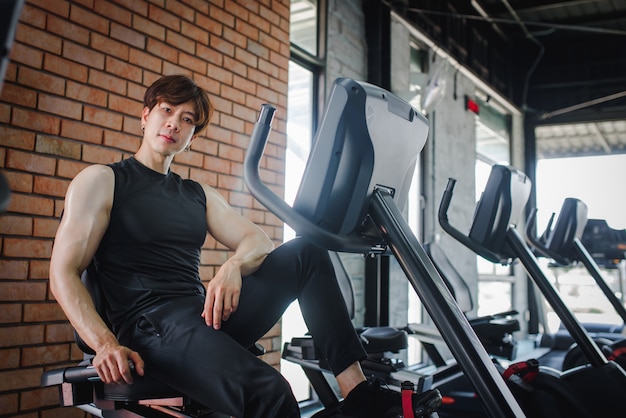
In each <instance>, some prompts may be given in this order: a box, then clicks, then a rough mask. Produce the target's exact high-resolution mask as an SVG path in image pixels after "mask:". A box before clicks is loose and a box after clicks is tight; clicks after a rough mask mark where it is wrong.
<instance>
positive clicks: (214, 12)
mask: <svg viewBox="0 0 626 418" xmlns="http://www.w3.org/2000/svg"><path fill="white" fill-rule="evenodd" d="M209 16H210V17H211V18H213V19H215V20H217V21H218V22H222V24H224V25H226V26H230V27H231V28H232V27H234V26H235V17H234V16H233V15H231V14H230V13H227V12H226V11H224V10H221V9H220V8H218V7H210V8H209Z"/></svg>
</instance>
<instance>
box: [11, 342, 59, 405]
mask: <svg viewBox="0 0 626 418" xmlns="http://www.w3.org/2000/svg"><path fill="white" fill-rule="evenodd" d="M69 354H70V347H69V345H68V344H55V345H46V346H40V347H28V348H24V349H23V350H22V364H21V366H22V367H29V366H39V365H44V364H54V363H61V362H63V361H65V360H67V359H68V358H69ZM57 400H58V399H57Z"/></svg>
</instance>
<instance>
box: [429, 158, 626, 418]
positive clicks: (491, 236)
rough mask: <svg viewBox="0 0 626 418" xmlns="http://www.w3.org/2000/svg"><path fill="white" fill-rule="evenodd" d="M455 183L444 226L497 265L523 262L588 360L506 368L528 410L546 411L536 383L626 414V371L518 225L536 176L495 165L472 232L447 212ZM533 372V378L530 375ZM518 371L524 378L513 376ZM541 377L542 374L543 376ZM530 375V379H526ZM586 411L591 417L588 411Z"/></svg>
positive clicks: (560, 397) (586, 406)
mask: <svg viewBox="0 0 626 418" xmlns="http://www.w3.org/2000/svg"><path fill="white" fill-rule="evenodd" d="M455 183H456V180H454V179H449V181H448V186H447V188H446V191H445V193H444V196H443V198H442V204H441V206H440V209H439V222H440V224H441V226H442V228H443V229H444V230H445V231H446V232H448V233H449V234H450V235H451V236H452V237H454V238H455V239H457V240H458V241H459V242H461V243H462V244H464V245H465V246H467V247H468V248H470V249H472V250H473V251H474V252H476V253H477V254H478V255H480V256H482V257H484V258H485V259H487V260H489V261H491V262H493V263H500V264H505V265H506V264H511V263H512V262H513V261H514V260H519V261H520V262H521V264H522V265H523V266H524V268H525V269H526V271H527V272H528V274H529V276H530V277H531V278H532V279H533V281H534V283H535V284H536V286H537V287H538V288H539V290H540V291H541V292H542V294H543V295H544V297H545V298H546V300H547V301H548V303H550V305H551V306H552V308H553V309H554V311H555V313H556V314H557V315H558V316H559V318H560V319H561V321H562V322H563V324H564V326H565V327H566V329H567V330H568V332H569V333H570V335H571V336H572V337H573V339H574V341H575V342H576V343H577V344H578V346H579V347H580V349H581V351H582V353H583V354H584V356H585V357H586V358H587V360H588V364H587V365H584V366H580V367H577V368H574V369H570V370H567V371H564V372H558V371H556V370H546V369H541V368H540V367H539V363H538V362H536V361H525V362H523V363H522V364H518V365H515V364H514V365H511V366H509V367H510V369H507V370H509V371H507V370H505V371H504V374H505V377H506V378H507V381H508V382H509V383H510V384H512V385H514V387H515V392H516V395H517V398H518V399H520V400H522V401H523V402H522V403H523V404H525V405H524V406H526V408H527V409H526V410H532V411H534V413H535V414H536V413H538V412H541V411H544V410H543V409H542V408H541V406H540V404H541V402H540V401H539V402H537V399H535V398H534V396H533V399H530V400H529V399H527V398H528V396H526V395H529V394H533V395H534V394H536V393H537V391H534V392H533V391H532V390H531V389H532V388H533V385H536V386H534V387H535V388H540V389H541V391H540V392H542V393H545V394H547V395H549V396H550V399H552V400H553V401H554V403H555V405H557V404H558V405H557V406H561V407H564V408H567V404H568V402H569V403H571V402H572V400H573V399H577V400H579V401H582V402H583V405H581V408H577V410H579V411H583V410H586V411H593V414H595V415H594V416H618V414H619V416H621V414H622V411H621V409H622V408H623V406H622V403H623V401H622V400H623V399H624V396H626V372H624V369H622V368H621V367H620V366H619V365H618V364H616V363H615V362H613V361H609V360H608V359H607V357H606V356H605V355H604V353H603V352H602V351H601V349H600V348H599V347H598V345H597V344H596V343H595V342H594V341H593V339H592V338H591V337H590V336H589V334H588V333H587V331H586V330H585V329H584V328H583V327H582V325H581V324H580V323H579V322H578V320H577V319H576V317H575V316H574V315H573V314H572V312H571V311H570V309H569V308H568V306H567V305H566V304H565V303H564V302H563V300H562V299H561V298H560V297H559V295H558V292H557V291H556V290H555V289H554V288H553V287H552V285H551V283H550V282H549V280H548V279H547V277H546V276H545V275H544V274H543V272H542V270H541V268H540V266H539V264H538V262H537V259H536V258H535V255H534V254H533V253H532V251H531V250H530V248H529V247H528V246H527V244H526V242H525V240H524V239H523V238H522V236H521V235H520V233H519V232H518V231H517V229H516V225H517V224H518V223H519V221H520V219H521V215H522V212H523V209H524V207H525V205H526V203H527V199H528V196H529V195H530V190H531V184H530V180H529V179H528V178H527V177H526V175H525V174H524V173H522V172H520V171H518V170H516V169H514V168H513V167H508V166H503V165H494V166H493V167H492V170H491V173H490V176H489V179H488V181H487V185H486V187H485V190H484V192H483V194H482V196H481V199H480V200H479V202H478V204H477V206H476V210H475V213H474V220H473V223H472V225H471V227H470V231H469V233H468V234H467V235H466V234H463V233H462V232H460V231H459V230H457V229H456V228H454V227H453V226H452V225H451V224H450V223H449V221H448V216H447V210H448V207H449V205H450V201H451V199H452V194H453V190H454V186H455ZM529 371H531V373H532V374H531V375H530V376H532V378H531V377H528V376H529V375H528V372H529ZM514 375H515V376H517V377H518V378H519V379H518V380H519V382H515V381H513V380H511V379H510V378H511V377H512V376H514ZM537 376H541V377H540V378H539V380H537ZM524 377H527V379H526V380H524ZM517 383H520V384H517ZM529 388H530V389H529ZM526 389H529V390H526ZM565 415H567V414H565ZM583 415H584V416H590V415H589V414H588V413H585V414H583Z"/></svg>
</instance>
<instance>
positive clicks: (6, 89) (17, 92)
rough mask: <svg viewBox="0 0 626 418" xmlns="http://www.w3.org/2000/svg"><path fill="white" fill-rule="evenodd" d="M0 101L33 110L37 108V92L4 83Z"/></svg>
mask: <svg viewBox="0 0 626 418" xmlns="http://www.w3.org/2000/svg"><path fill="white" fill-rule="evenodd" d="M0 100H2V101H4V102H7V103H11V104H16V105H21V106H25V107H30V108H35V107H36V106H37V92H35V91H33V90H31V89H27V88H24V87H21V86H18V85H15V84H11V83H4V85H3V86H2V95H1V96H0Z"/></svg>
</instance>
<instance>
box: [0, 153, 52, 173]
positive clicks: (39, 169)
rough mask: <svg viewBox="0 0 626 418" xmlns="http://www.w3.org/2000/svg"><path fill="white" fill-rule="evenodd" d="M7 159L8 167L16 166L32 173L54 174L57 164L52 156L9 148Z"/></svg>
mask: <svg viewBox="0 0 626 418" xmlns="http://www.w3.org/2000/svg"><path fill="white" fill-rule="evenodd" d="M6 159H7V162H6V166H7V167H8V168H15V169H18V170H23V171H28V172H31V173H41V174H50V175H51V174H54V168H55V165H56V161H55V160H54V159H52V158H48V157H44V156H41V155H35V154H29V153H26V152H22V151H16V150H8V151H7V157H6Z"/></svg>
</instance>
